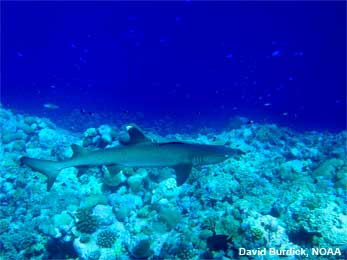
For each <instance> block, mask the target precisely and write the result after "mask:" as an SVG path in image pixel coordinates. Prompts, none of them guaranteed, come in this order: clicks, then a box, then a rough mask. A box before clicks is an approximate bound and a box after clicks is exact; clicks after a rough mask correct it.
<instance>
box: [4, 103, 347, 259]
mask: <svg viewBox="0 0 347 260" xmlns="http://www.w3.org/2000/svg"><path fill="white" fill-rule="evenodd" d="M244 120H245V119H244V118H235V119H232V120H231V121H230V124H229V126H228V127H227V128H226V129H225V131H224V132H215V131H214V130H213V129H202V130H201V131H200V132H199V133H195V134H175V133H172V132H171V135H167V136H163V137H159V136H156V135H155V134H154V133H150V134H149V135H150V137H151V138H154V139H157V140H167V139H170V140H185V141H187V140H190V141H191V140H194V141H195V142H200V143H205V144H215V143H223V144H226V145H228V146H230V147H232V148H235V149H240V150H242V151H243V152H244V154H243V155H241V154H239V155H235V156H233V157H232V158H230V159H228V160H227V161H225V162H223V163H220V164H216V165H208V166H204V167H201V168H194V169H193V172H192V175H191V176H190V178H189V181H188V182H187V183H185V184H184V185H182V186H180V187H178V186H177V183H176V179H175V172H174V170H173V169H171V168H139V169H133V168H125V169H118V168H115V167H105V166H103V167H91V168H88V169H86V168H80V169H77V168H68V169H65V170H64V171H63V172H62V173H61V174H60V175H59V176H58V178H57V181H56V184H55V187H54V188H53V189H52V190H51V191H50V192H47V191H46V186H45V183H46V179H45V177H44V176H42V175H41V174H39V173H37V172H34V171H31V170H30V169H28V168H26V167H22V166H21V165H20V162H19V158H20V157H21V156H23V155H28V156H32V157H35V158H44V159H66V158H69V157H71V155H72V150H71V148H70V144H73V143H76V144H83V146H84V147H86V148H87V149H99V148H104V147H112V146H114V145H119V141H118V140H117V138H118V137H119V136H122V135H123V133H122V132H121V131H120V129H121V126H120V125H117V126H113V125H107V124H105V123H102V125H95V126H94V127H93V128H90V125H88V126H87V125H85V127H84V128H83V129H84V132H80V133H72V132H69V131H67V130H64V129H60V128H59V127H58V126H56V125H54V124H53V123H51V122H50V121H49V120H48V119H43V118H38V117H35V116H28V115H21V114H16V113H13V112H11V111H9V110H5V109H0V125H1V128H2V129H1V130H2V136H1V141H2V144H1V146H0V156H1V157H2V160H1V162H0V190H1V192H0V200H1V205H0V214H1V216H2V219H1V221H0V241H1V242H0V249H1V250H0V251H1V255H0V258H3V259H53V258H64V257H66V256H67V257H70V258H77V257H79V258H80V259H100V260H106V259H107V260H108V259H129V258H142V259H144V258H153V259H156V258H158V259H160V258H165V259H198V258H200V259H207V258H209V259H212V258H214V259H223V257H224V259H238V258H240V256H239V255H238V248H240V247H243V248H269V247H273V248H276V249H284V248H287V249H290V248H293V249H295V248H302V247H313V248H315V247H325V248H330V247H331V248H339V249H340V250H341V254H342V255H341V256H339V257H340V258H341V259H344V258H346V254H347V253H346V252H347V246H346V245H347V240H346V235H345V234H346V233H347V206H346V203H345V198H346V188H347V186H346V185H347V184H346V183H347V175H346V172H347V166H346V158H347V156H346V147H345V142H346V131H343V132H341V133H329V132H317V131H312V132H308V131H306V132H297V131H294V130H292V129H289V128H283V127H279V126H276V125H274V124H272V125H266V124H256V123H253V124H245V123H243V122H244ZM159 126H161V125H157V126H156V130H155V132H157V133H158V129H160V127H159ZM81 128H82V126H81ZM162 128H163V129H166V130H165V131H168V128H166V126H164V125H162ZM187 129H188V128H187ZM187 132H189V131H187ZM122 138H123V139H124V138H125V139H124V140H123V139H122V140H123V141H121V142H123V143H126V137H124V136H123V137H122ZM59 250H60V251H59ZM307 258H308V259H314V258H315V257H314V256H311V255H309V256H308V257H307ZM263 259H272V258H270V257H268V256H265V257H264V258H263ZM289 259H290V258H289ZM291 259H294V258H291ZM322 259H336V258H334V257H333V256H325V257H324V258H322Z"/></svg>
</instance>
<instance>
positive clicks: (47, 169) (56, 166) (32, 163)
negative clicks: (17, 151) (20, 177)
mask: <svg viewBox="0 0 347 260" xmlns="http://www.w3.org/2000/svg"><path fill="white" fill-rule="evenodd" d="M20 162H21V163H22V164H25V165H27V166H29V167H30V168H31V169H33V170H35V171H38V172H40V173H42V174H44V175H46V177H47V191H50V189H51V188H52V186H53V184H54V181H55V179H56V178H57V176H58V174H59V172H60V170H61V169H62V167H61V166H60V163H59V162H54V161H48V160H40V159H33V158H29V157H22V158H20Z"/></svg>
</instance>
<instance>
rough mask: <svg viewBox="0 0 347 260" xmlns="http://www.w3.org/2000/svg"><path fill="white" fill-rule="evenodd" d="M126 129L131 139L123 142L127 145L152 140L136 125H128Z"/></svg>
mask: <svg viewBox="0 0 347 260" xmlns="http://www.w3.org/2000/svg"><path fill="white" fill-rule="evenodd" d="M126 131H127V132H128V134H129V141H127V142H126V143H123V144H125V145H130V144H139V143H150V142H152V140H151V139H149V138H148V137H146V136H145V135H144V133H142V131H141V130H140V129H139V128H138V127H137V126H135V125H128V126H127V127H126Z"/></svg>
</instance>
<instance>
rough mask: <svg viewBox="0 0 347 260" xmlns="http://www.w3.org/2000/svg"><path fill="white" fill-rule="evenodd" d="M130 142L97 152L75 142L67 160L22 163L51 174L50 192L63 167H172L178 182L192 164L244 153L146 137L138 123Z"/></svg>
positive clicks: (131, 127)
mask: <svg viewBox="0 0 347 260" xmlns="http://www.w3.org/2000/svg"><path fill="white" fill-rule="evenodd" d="M126 131H127V133H128V135H129V140H128V141H126V142H125V141H121V140H120V142H121V145H118V146H116V147H113V148H106V149H102V150H96V151H88V150H86V149H85V148H83V147H81V146H79V145H76V144H73V145H71V148H72V150H73V155H72V157H71V158H70V159H67V160H64V161H50V160H41V159H35V158H29V157H25V156H24V157H22V158H21V159H20V162H21V163H22V164H25V165H27V166H29V167H30V168H31V169H32V170H35V171H38V172H40V173H42V174H44V175H45V176H46V177H47V191H50V189H51V188H52V186H53V184H54V181H55V179H56V178H57V176H58V174H59V172H60V171H61V170H62V169H65V168H68V167H78V166H100V165H106V166H117V167H145V168H147V167H171V168H173V169H174V170H175V172H176V182H177V185H181V184H183V183H184V182H185V181H186V179H187V178H188V176H189V174H190V172H191V169H192V166H200V165H208V164H216V163H220V162H223V161H225V160H226V159H228V158H229V157H230V156H233V155H240V154H242V153H243V152H242V151H240V150H238V149H232V148H228V147H226V146H224V145H207V144H197V143H187V142H178V141H175V142H160V143H159V142H155V141H153V140H151V139H150V138H148V137H146V136H145V135H144V134H143V132H142V131H141V130H140V129H139V128H138V127H136V126H135V125H129V126H127V127H126Z"/></svg>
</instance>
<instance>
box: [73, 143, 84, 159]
mask: <svg viewBox="0 0 347 260" xmlns="http://www.w3.org/2000/svg"><path fill="white" fill-rule="evenodd" d="M71 149H72V151H73V154H72V158H75V157H78V156H79V155H81V154H84V153H87V152H88V151H87V149H85V148H83V147H82V146H80V145H78V144H72V145H71Z"/></svg>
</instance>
